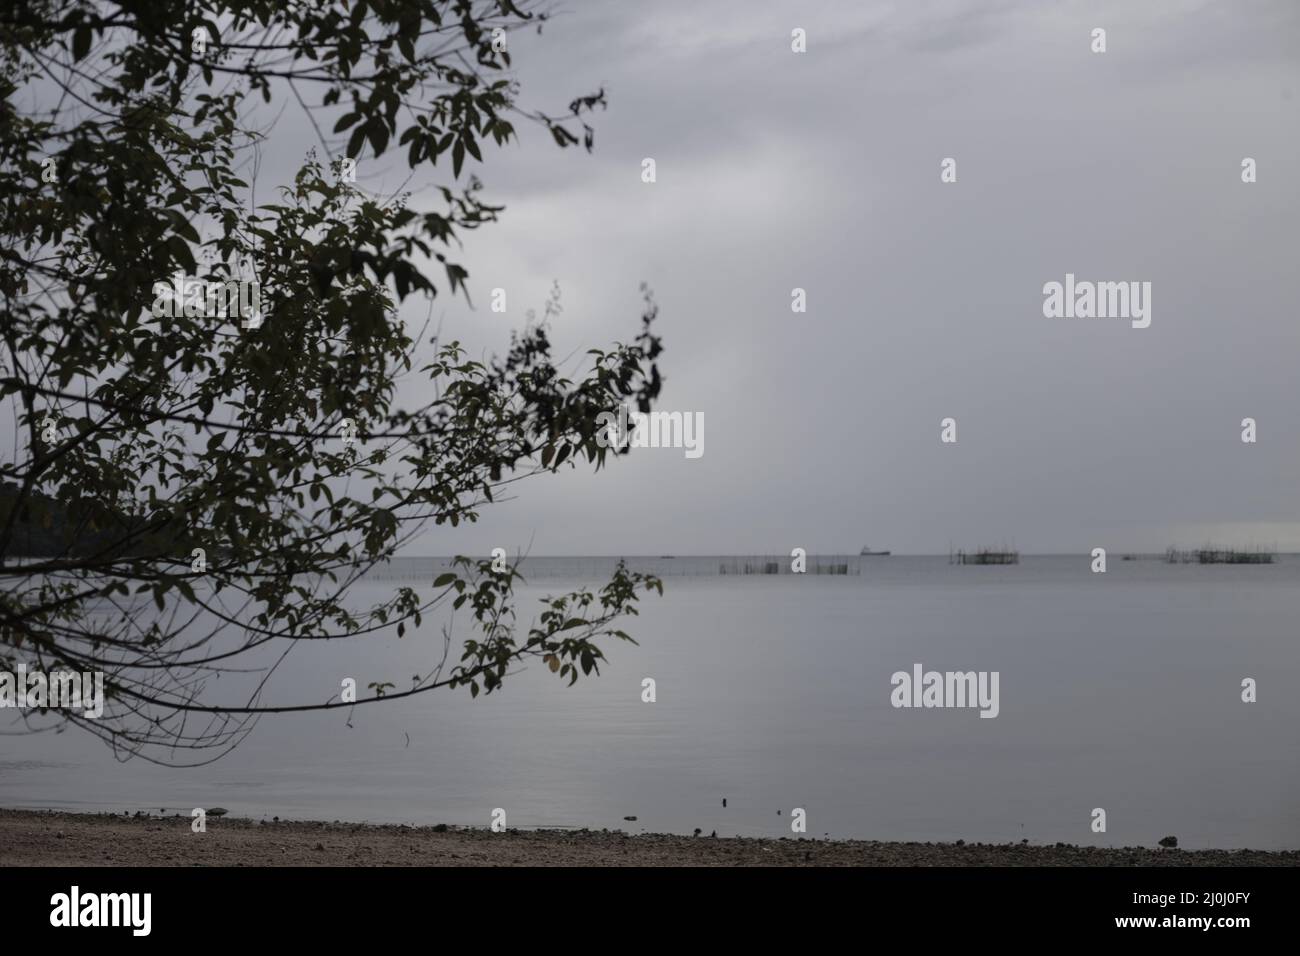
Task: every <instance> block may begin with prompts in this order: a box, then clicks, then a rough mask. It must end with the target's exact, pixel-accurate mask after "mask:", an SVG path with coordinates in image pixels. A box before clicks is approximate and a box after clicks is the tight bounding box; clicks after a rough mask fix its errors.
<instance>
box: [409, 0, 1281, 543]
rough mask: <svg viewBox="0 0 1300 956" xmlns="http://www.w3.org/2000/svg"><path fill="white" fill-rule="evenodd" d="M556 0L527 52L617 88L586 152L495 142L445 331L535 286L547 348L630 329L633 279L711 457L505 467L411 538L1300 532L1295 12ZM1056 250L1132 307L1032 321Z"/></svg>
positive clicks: (1058, 258)
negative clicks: (486, 208) (471, 307)
mask: <svg viewBox="0 0 1300 956" xmlns="http://www.w3.org/2000/svg"><path fill="white" fill-rule="evenodd" d="M562 11H563V12H562V13H561V15H560V16H557V17H556V19H555V20H554V21H553V22H552V23H551V24H550V25H549V26H548V27H547V29H546V31H545V33H544V34H543V35H542V36H541V37H519V38H512V42H513V43H514V46H513V49H514V51H515V53H516V56H517V66H518V69H519V76H520V79H521V80H522V82H523V84H524V90H525V97H526V99H527V100H528V101H529V102H531V103H533V104H535V105H545V106H547V107H550V106H551V105H552V104H554V103H564V102H567V101H568V99H569V98H570V97H571V96H572V95H576V94H579V93H584V92H587V91H589V90H594V89H595V88H597V87H604V88H605V89H606V90H607V91H608V94H609V103H610V105H609V109H608V110H607V111H606V112H604V113H598V114H597V122H596V125H597V139H596V151H595V153H594V154H593V155H591V156H587V155H581V154H579V153H577V152H575V151H573V150H566V151H560V150H558V149H554V148H548V146H547V145H546V142H545V140H544V138H543V136H542V135H540V133H538V132H537V131H526V132H525V134H524V137H523V140H522V142H521V143H520V144H519V145H518V146H515V147H511V148H510V149H508V150H506V151H504V152H503V153H498V154H495V155H493V156H490V157H489V162H488V164H487V166H486V168H485V169H484V170H483V173H482V175H483V178H484V180H485V182H486V184H487V187H488V194H489V195H490V197H492V198H493V199H497V200H500V201H502V202H504V203H505V204H506V205H507V207H508V208H507V210H506V213H505V215H504V218H503V221H502V222H501V223H500V224H498V225H496V226H493V227H490V228H488V229H485V230H482V231H480V232H479V233H478V234H476V235H474V236H473V238H472V239H471V240H470V241H469V242H468V243H467V249H466V253H465V256H464V261H465V262H466V264H467V266H468V267H469V268H470V271H471V280H472V281H471V289H472V290H473V294H474V299H475V302H476V304H477V305H478V310H477V311H476V312H473V313H471V312H469V311H468V310H466V309H463V308H460V307H454V306H449V307H447V310H446V313H445V317H444V319H443V321H444V334H455V335H459V336H461V337H462V338H464V339H465V340H466V341H469V342H475V343H477V344H478V345H479V346H481V347H488V348H499V347H500V345H501V344H502V343H503V342H504V341H505V338H506V336H507V334H508V330H509V328H510V327H511V326H512V325H516V324H518V323H519V322H521V321H522V313H523V310H524V309H525V308H526V307H527V306H529V305H535V306H539V305H540V304H541V303H542V302H543V301H544V299H545V296H546V292H547V290H548V288H549V286H550V283H551V281H552V280H553V279H556V280H558V281H559V282H560V285H561V287H562V289H563V294H564V305H565V312H564V315H563V316H562V317H561V318H560V320H559V321H557V322H556V323H555V325H554V338H555V341H556V343H557V346H558V352H559V354H561V355H563V354H567V353H568V352H569V351H570V350H571V349H573V348H580V347H587V346H590V345H595V344H600V343H602V342H606V341H609V340H611V339H615V338H620V337H621V338H629V337H631V335H632V334H633V333H634V332H635V329H636V319H637V314H638V313H637V309H638V305H639V301H638V295H637V286H638V283H639V282H640V281H642V280H645V281H647V282H649V283H650V284H651V286H652V287H653V289H654V290H655V293H656V295H657V298H658V300H659V303H660V306H661V319H660V332H661V333H662V334H663V336H664V338H665V344H666V346H667V350H666V352H665V353H664V356H663V362H662V365H663V368H664V372H665V374H666V377H667V385H666V387H665V389H664V392H663V396H662V403H661V406H660V407H662V408H664V409H666V410H679V411H683V412H694V411H699V412H703V413H704V420H705V444H704V448H705V453H704V455H703V457H701V458H698V459H695V460H688V459H686V458H685V456H684V454H683V453H682V452H681V451H679V450H671V449H647V450H642V451H639V452H634V453H633V454H632V456H631V457H630V458H628V459H625V460H621V461H619V462H618V463H617V464H616V465H615V466H614V467H613V468H611V469H609V470H607V471H605V472H602V473H600V474H598V475H594V476H593V475H591V474H589V473H586V472H585V471H579V472H575V473H572V474H568V475H564V474H562V475H560V476H554V477H544V478H541V479H538V480H536V481H533V482H530V483H525V484H523V485H521V486H520V487H519V493H520V497H519V499H518V500H516V501H513V502H510V503H508V504H504V505H500V506H498V507H495V508H491V509H489V510H488V511H486V512H485V513H484V516H483V519H482V520H481V521H480V522H479V524H478V525H477V527H474V528H472V529H470V530H468V531H463V532H457V533H454V535H444V533H443V532H442V531H441V529H436V530H433V531H431V532H430V533H429V534H428V535H426V536H425V538H424V539H423V540H422V541H421V542H420V544H419V546H418V547H417V548H416V549H415V551H417V552H419V553H444V552H447V551H465V550H476V551H487V550H489V549H490V548H492V547H495V546H503V547H506V548H507V549H509V550H511V551H513V550H514V549H515V548H517V547H522V546H526V545H528V544H529V542H530V541H531V543H532V549H533V552H534V553H540V554H548V553H594V554H618V553H649V554H659V553H675V554H690V553H715V552H764V551H772V552H776V551H788V550H789V549H790V548H792V547H795V546H801V547H805V548H807V549H808V550H810V551H819V552H834V551H856V550H857V549H858V548H859V547H861V546H862V545H863V544H871V545H873V546H875V547H878V548H893V549H894V550H895V551H903V552H942V551H944V550H946V549H947V547H948V545H949V543H950V542H951V543H953V544H954V545H958V546H966V547H973V546H978V545H981V544H998V543H1002V542H1004V541H1005V542H1009V543H1014V544H1015V545H1017V546H1019V547H1020V548H1021V549H1023V550H1026V551H1071V550H1080V549H1088V548H1091V547H1094V546H1110V547H1113V548H1115V549H1145V550H1160V549H1163V548H1164V547H1165V546H1167V545H1170V544H1180V545H1184V546H1194V545H1198V544H1200V543H1202V542H1203V541H1205V540H1207V539H1213V540H1215V541H1217V542H1219V543H1222V544H1231V545H1245V544H1249V543H1258V544H1266V545H1277V546H1278V547H1280V548H1282V549H1284V550H1285V549H1300V482H1298V479H1300V376H1298V375H1297V362H1298V359H1300V349H1298V348H1297V346H1300V326H1298V325H1297V318H1298V314H1297V312H1298V310H1297V305H1300V295H1298V294H1297V290H1296V282H1295V279H1296V276H1297V274H1298V273H1300V270H1297V267H1296V260H1297V252H1298V251H1300V244H1298V242H1297V223H1298V222H1300V216H1298V215H1297V213H1300V202H1298V199H1297V188H1296V176H1297V175H1298V174H1300V148H1298V147H1300V123H1298V122H1297V120H1298V119H1300V117H1298V115H1297V111H1298V110H1300V99H1297V93H1298V92H1300V4H1296V3H1295V2H1293V0H1277V2H1256V0H1252V2H1249V3H1227V2H1221V3H1208V2H1190V0H1189V2H1163V3H1142V4H1135V3H1131V2H1127V0H1125V2H1111V3H1104V2H1087V3H1084V2H1070V0H1060V2H1051V0H1032V2H1031V0H1025V2H1001V3H999V2H987V0H986V2H978V3H976V2H969V3H968V2H960V3H959V2H943V3H911V2H898V3H884V2H852V3H849V2H845V3H817V4H795V3H788V2H769V3H755V2H743V3H709V4H700V3H697V2H655V3H632V2H621V3H601V4H579V3H571V4H569V6H568V8H562ZM795 27H801V28H803V29H805V30H806V31H807V37H808V40H807V46H808V49H807V52H806V53H805V54H802V55H800V54H795V53H793V52H792V51H791V49H790V33H791V30H792V29H793V28H795ZM1094 27H1103V28H1105V30H1106V41H1107V52H1105V53H1104V54H1098V53H1093V52H1092V50H1091V44H1092V39H1091V31H1092V30H1093V28H1094ZM1248 156H1249V157H1252V158H1254V159H1255V160H1256V161H1257V164H1258V182H1256V183H1254V184H1250V185H1247V184H1244V183H1242V181H1241V161H1242V159H1243V158H1244V157H1248ZM644 157H653V158H654V159H655V160H656V163H657V172H658V181H657V182H656V183H654V184H653V185H648V184H644V183H642V182H641V179H640V172H641V160H642V159H643V158H644ZM945 157H953V158H955V159H956V161H957V182H956V183H953V184H945V183H941V182H940V162H941V160H942V159H943V158H945ZM1066 273H1074V274H1075V275H1076V276H1077V277H1078V278H1079V279H1092V280H1097V281H1105V280H1114V281H1121V280H1125V281H1127V280H1136V281H1149V282H1151V283H1152V302H1151V305H1152V313H1151V318H1152V322H1151V326H1150V327H1149V328H1146V329H1134V328H1132V327H1131V325H1130V323H1129V322H1127V321H1125V320H1123V319H1099V318H1093V319H1065V318H1060V319H1049V318H1044V316H1043V310H1042V305H1043V292H1042V289H1043V285H1044V283H1046V282H1049V281H1053V280H1056V281H1063V280H1064V278H1065V275H1066ZM493 287H503V288H506V289H507V290H508V295H509V304H510V312H509V314H507V315H504V316H503V315H497V314H493V313H492V312H490V311H489V310H488V309H487V308H486V304H487V301H488V296H489V291H490V290H491V289H492V288H493ZM794 287H802V288H804V289H806V290H807V296H808V311H807V313H806V314H793V313H792V312H791V309H790V294H791V289H792V288H794ZM440 309H441V306H440ZM948 416H951V417H953V418H955V419H956V421H957V427H958V430H957V436H958V441H957V443H956V444H942V443H941V442H940V440H939V438H940V427H939V423H940V420H941V419H942V418H944V417H948ZM1248 416H1249V417H1252V418H1255V419H1256V420H1257V422H1258V442H1257V443H1256V444H1254V445H1249V444H1244V443H1243V442H1242V441H1241V420H1242V419H1243V418H1245V417H1248Z"/></svg>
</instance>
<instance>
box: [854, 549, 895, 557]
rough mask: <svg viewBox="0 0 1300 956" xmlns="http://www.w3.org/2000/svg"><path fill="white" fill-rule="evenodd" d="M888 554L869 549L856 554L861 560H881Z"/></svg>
mask: <svg viewBox="0 0 1300 956" xmlns="http://www.w3.org/2000/svg"><path fill="white" fill-rule="evenodd" d="M888 554H889V552H888V551H872V550H871V549H870V548H863V549H862V550H861V551H859V552H858V556H859V557H863V558H883V557H885V556H887V555H888Z"/></svg>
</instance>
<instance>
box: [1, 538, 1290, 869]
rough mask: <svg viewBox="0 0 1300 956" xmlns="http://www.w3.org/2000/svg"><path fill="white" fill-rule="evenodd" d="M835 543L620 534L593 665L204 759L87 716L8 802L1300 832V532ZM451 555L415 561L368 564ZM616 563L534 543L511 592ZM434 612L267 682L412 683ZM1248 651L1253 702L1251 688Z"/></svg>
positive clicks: (295, 812) (632, 826)
mask: <svg viewBox="0 0 1300 956" xmlns="http://www.w3.org/2000/svg"><path fill="white" fill-rule="evenodd" d="M751 560H753V559H751ZM823 560H826V559H823ZM836 560H837V561H838V562H843V563H847V564H849V565H850V571H851V572H859V573H850V574H849V575H847V576H817V575H812V574H809V575H800V576H793V575H785V574H783V575H779V576H735V575H719V574H718V573H717V572H718V566H719V564H720V563H728V564H730V563H733V562H740V563H742V564H743V562H744V561H745V559H743V558H741V559H731V558H679V559H675V560H668V559H658V558H655V559H630V563H631V564H632V565H633V566H634V567H636V568H638V569H643V570H653V571H656V572H657V573H660V574H662V575H664V576H665V585H666V586H665V595H664V597H663V598H656V597H651V598H648V599H646V600H645V601H643V603H642V614H641V616H640V617H639V618H636V619H633V620H631V621H630V623H629V626H628V627H627V628H626V629H627V630H629V631H630V632H632V634H633V636H635V637H636V638H637V639H638V640H639V641H640V646H635V647H634V646H631V645H616V646H610V647H608V648H607V654H608V656H609V657H610V659H611V660H610V664H609V666H608V667H607V668H606V670H605V673H604V674H603V675H602V676H601V677H599V678H597V679H594V680H591V681H588V682H581V681H580V682H579V684H578V686H576V687H573V688H567V687H565V686H564V685H563V684H562V683H561V682H560V681H559V680H558V679H557V678H555V677H554V676H552V675H550V674H549V673H548V672H547V671H546V670H545V669H544V668H541V667H538V666H532V667H530V668H529V669H528V670H526V671H524V672H522V673H519V674H517V675H515V676H514V677H512V678H509V679H508V680H507V682H506V685H505V688H504V690H502V691H501V692H499V693H494V694H492V695H491V696H489V697H486V698H484V697H480V698H479V699H478V700H471V699H470V697H469V694H468V692H463V691H435V692H433V693H431V694H428V695H425V696H424V697H422V698H415V699H412V700H409V701H403V702H397V703H394V704H392V705H387V706H377V705H370V706H366V707H363V708H360V709H358V710H356V711H355V712H354V713H353V714H352V716H351V726H350V727H349V726H348V715H347V714H346V712H343V711H339V712H331V713H326V714H313V715H289V716H277V717H267V718H264V719H263V720H262V722H261V723H260V724H259V726H258V727H257V729H256V730H255V731H254V732H253V734H252V736H251V737H249V739H248V740H247V741H245V743H244V744H243V745H242V746H241V747H240V748H239V749H238V750H236V751H235V752H234V753H233V754H231V755H230V756H228V757H227V758H225V759H223V760H222V761H221V762H219V763H217V764H215V765H213V766H209V767H203V768H197V769H189V770H169V769H165V768H159V767H156V766H152V765H149V764H146V763H144V762H142V761H138V760H137V761H132V762H129V763H125V764H123V763H118V762H117V761H115V759H114V758H113V756H112V755H111V753H109V751H108V750H107V749H106V748H105V747H104V745H102V744H100V743H98V742H97V741H94V740H92V739H91V738H89V737H87V736H86V735H83V734H82V733H80V732H79V731H69V732H68V733H65V734H61V735H52V734H47V735H41V736H39V737H32V736H27V737H12V736H5V737H0V805H4V806H11V807H62V808H71V809H86V810H92V809H93V810H100V809H116V810H136V809H151V810H153V811H157V810H158V809H160V808H163V807H166V808H167V809H168V812H173V811H176V810H181V811H183V812H188V809H189V808H192V807H196V806H207V807H211V806H216V805H220V806H224V807H228V808H229V809H230V810H231V812H232V813H233V814H236V815H240V816H250V817H253V818H260V817H263V816H265V817H267V818H270V817H271V816H274V815H278V816H280V817H287V818H318V819H329V820H333V819H345V820H369V821H389V822H409V823H421V824H431V823H450V824H469V825H479V826H485V825H487V824H488V823H489V822H490V818H491V814H492V811H493V808H495V807H502V808H504V809H505V810H506V811H507V814H508V823H509V825H510V826H517V827H539V826H568V827H580V826H587V827H595V828H599V827H611V828H614V827H621V828H626V829H629V830H633V831H636V830H640V829H645V830H651V831H676V832H685V833H689V832H691V831H692V830H694V829H695V828H696V827H699V828H701V829H703V830H704V832H705V833H708V832H710V831H712V830H715V829H716V830H717V831H718V833H719V835H731V834H743V835H754V836H758V835H768V836H782V835H789V833H790V829H789V813H790V809H791V808H792V807H803V808H805V809H806V810H807V814H808V833H809V835H814V836H821V835H823V834H829V835H830V836H832V837H865V838H875V839H917V840H952V839H958V838H964V839H966V840H968V841H973V840H980V841H1003V840H1020V839H1021V838H1028V839H1030V840H1031V841H1032V842H1055V841H1058V840H1062V841H1068V842H1072V843H1083V844H1090V843H1095V844H1098V845H1124V844H1129V843H1140V844H1144V845H1152V844H1154V843H1155V841H1156V840H1158V839H1159V838H1160V837H1163V836H1165V835H1167V834H1175V835H1177V836H1178V838H1179V841H1180V844H1181V845H1183V846H1188V847H1202V846H1216V847H1241V846H1250V847H1260V848H1292V849H1294V848H1300V694H1297V692H1296V691H1297V688H1300V641H1298V640H1297V634H1296V622H1297V621H1300V559H1297V558H1296V557H1294V556H1282V557H1280V558H1279V561H1278V563H1276V564H1273V565H1257V566H1206V567H1202V566H1198V565H1167V564H1164V563H1162V562H1159V561H1132V562H1124V561H1121V560H1119V555H1117V554H1112V555H1111V560H1110V564H1109V571H1108V573H1107V574H1105V575H1094V574H1091V573H1090V572H1089V559H1088V558H1087V557H1086V556H1083V557H1080V556H1070V557H1025V558H1023V559H1022V563H1021V564H1020V565H1018V566H1011V567H953V566H950V565H948V563H947V560H946V558H944V557H938V558H933V557H890V558H867V559H861V560H859V559H857V558H841V559H836ZM439 564H440V562H437V561H435V560H433V559H405V560H401V561H398V562H395V564H394V565H393V567H392V568H391V569H389V570H388V571H386V572H383V573H380V574H376V575H374V576H372V577H370V578H367V579H366V580H365V581H364V582H363V584H362V585H361V588H362V589H363V590H364V591H365V592H367V593H369V594H372V595H382V594H383V593H385V591H386V590H387V589H391V588H392V587H394V586H395V585H396V584H398V583H410V582H411V581H412V580H418V581H427V580H429V578H430V577H431V575H432V573H434V571H435V567H436V566H437V565H439ZM612 565H613V560H612V559H604V558H588V559H583V558H546V559H531V560H530V561H529V562H527V564H526V565H525V573H526V575H527V576H528V578H529V586H528V588H527V589H526V590H525V591H523V592H521V596H522V597H523V598H525V600H524V602H523V603H522V604H521V607H523V608H527V607H529V606H530V605H532V604H534V600H535V598H537V597H540V596H542V595H544V594H547V593H559V592H561V591H564V590H567V589H569V588H571V587H574V586H578V585H581V584H588V585H599V584H601V583H603V581H604V580H606V579H607V578H608V574H609V571H610V569H611V568H612ZM522 616H523V615H522V613H521V617H522ZM525 619H526V618H525ZM436 635H437V629H436V627H431V626H430V622H428V621H426V623H425V626H424V628H422V629H421V630H420V631H419V632H416V633H415V634H414V635H412V634H411V633H408V635H407V636H406V637H405V638H404V639H402V640H400V641H399V640H397V639H396V637H381V638H378V639H371V640H368V641H365V642H356V643H352V642H340V643H336V644H335V645H334V646H322V645H317V646H313V647H312V648H304V649H302V650H299V651H296V652H295V654H294V656H291V657H290V658H289V660H288V661H287V662H286V664H285V666H284V668H283V669H282V670H281V672H280V673H279V674H277V676H276V678H275V683H274V685H273V686H274V688H275V690H274V691H273V693H272V694H271V695H270V699H275V698H277V697H278V698H279V699H280V701H281V702H294V703H298V702H312V701H316V700H322V699H325V698H327V697H328V696H329V695H330V694H332V693H336V692H337V690H338V687H339V681H340V680H341V679H342V677H344V676H354V677H356V678H357V681H358V685H359V686H360V687H362V688H364V687H365V685H366V683H368V682H369V681H371V680H392V681H394V682H395V683H396V684H397V685H398V686H399V687H401V686H403V685H404V684H405V683H406V682H407V681H408V680H409V675H410V674H411V673H413V672H415V671H417V670H427V669H428V668H429V666H430V665H431V664H432V663H433V662H435V661H436V657H437V656H438V653H439V651H440V645H441V642H440V640H435V637H436ZM347 644H350V646H345V645H347ZM916 662H920V663H922V664H923V665H925V668H926V669H935V670H940V671H945V670H976V671H994V670H995V671H999V672H1000V674H1001V680H1000V709H1001V712H1000V715H999V716H998V717H997V718H996V719H992V720H989V719H980V718H979V717H978V716H977V711H976V710H969V709H968V710H961V709H930V710H925V709H911V710H905V709H895V708H893V707H891V706H890V691H891V685H890V676H891V675H892V674H893V673H894V672H895V671H898V670H907V671H910V670H911V667H912V665H913V664H914V663H916ZM645 677H652V678H654V679H655V681H656V683H657V694H658V700H657V702H655V703H653V704H649V703H643V702H642V701H641V681H642V679H643V678H645ZM1244 677H1253V678H1255V679H1256V680H1257V681H1258V684H1259V691H1258V693H1259V700H1258V702H1257V703H1254V704H1245V703H1242V702H1241V699H1240V694H1241V680H1242V678H1244ZM219 691H220V686H219V685H214V692H213V697H214V699H221V700H225V698H224V697H221V696H220V694H219ZM0 729H11V728H9V726H8V724H7V723H0ZM408 738H409V742H408ZM724 797H725V798H727V803H728V806H727V807H726V808H725V809H724V808H723V807H722V799H723V798H724ZM1094 807H1103V808H1105V810H1106V812H1107V823H1108V831H1107V832H1106V833H1104V834H1093V833H1092V832H1091V830H1090V828H1089V822H1090V813H1091V810H1092V808H1094ZM778 811H780V813H779V815H778ZM624 816H636V817H637V818H638V820H637V822H635V823H625V822H624V821H623V817H624Z"/></svg>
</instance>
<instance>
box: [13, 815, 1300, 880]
mask: <svg viewBox="0 0 1300 956" xmlns="http://www.w3.org/2000/svg"><path fill="white" fill-rule="evenodd" d="M0 866H107V867H114V866H963V867H964V866H1120V867H1131V866H1161V867H1170V866H1173V867H1176V866H1300V851H1296V850H1279V851H1269V850H1165V849H1159V848H1150V847H1081V846H1073V845H1068V844H1054V845H1050V846H1049V845H1033V844H1029V843H999V844H990V843H893V842H880V841H875V840H815V839H799V838H795V837H787V838H783V839H770V838H761V839H760V838H753V837H710V836H698V837H690V836H678V835H675V834H666V833H643V834H629V833H624V832H623V831H620V830H507V831H506V832H504V833H493V832H491V831H490V830H487V829H481V828H458V827H446V828H444V827H411V826H402V825H394V824H364V823H322V822H278V823H276V822H258V821H253V820H244V819H232V818H230V817H222V818H212V817H209V818H208V820H207V832H206V833H193V832H191V830H190V819H189V817H188V816H185V817H181V816H146V815H140V816H134V817H131V816H117V815H114V814H106V813H99V814H96V813H69V812H65V811H39V810H4V809H0Z"/></svg>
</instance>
